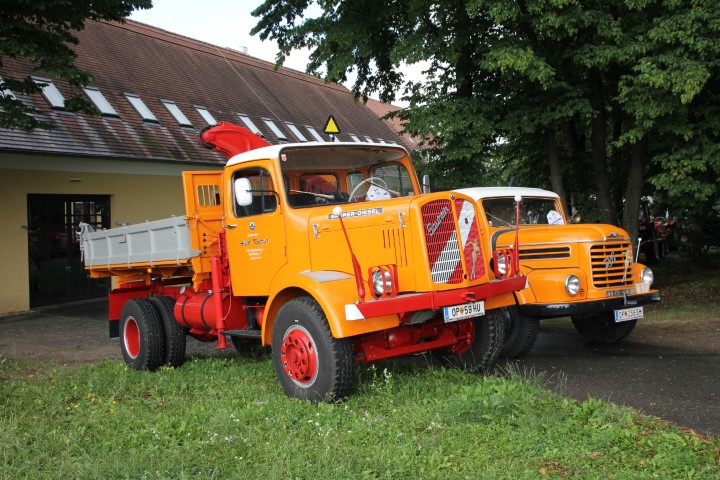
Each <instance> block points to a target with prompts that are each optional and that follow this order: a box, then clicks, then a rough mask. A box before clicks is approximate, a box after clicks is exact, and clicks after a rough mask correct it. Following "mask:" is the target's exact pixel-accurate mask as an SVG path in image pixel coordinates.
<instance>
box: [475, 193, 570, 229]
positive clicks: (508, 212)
mask: <svg viewBox="0 0 720 480" xmlns="http://www.w3.org/2000/svg"><path fill="white" fill-rule="evenodd" d="M482 205H483V209H484V210H485V216H486V217H487V220H488V223H489V224H490V225H491V226H493V227H503V226H511V225H515V200H514V199H513V198H512V197H500V198H485V199H483V201H482ZM561 211H562V210H561V209H560V207H559V206H558V202H557V199H555V198H523V199H522V201H521V202H520V225H563V224H564V223H565V220H564V218H563V216H562V214H561V213H560V212H561Z"/></svg>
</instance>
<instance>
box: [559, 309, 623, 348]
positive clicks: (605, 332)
mask: <svg viewBox="0 0 720 480" xmlns="http://www.w3.org/2000/svg"><path fill="white" fill-rule="evenodd" d="M571 318H572V323H573V325H574V326H575V330H577V331H578V333H580V334H581V335H582V336H584V337H586V338H589V339H590V340H593V341H595V342H599V343H615V342H619V341H620V340H622V339H623V338H625V337H627V336H628V335H630V332H632V331H633V329H634V328H635V324H636V323H637V320H628V321H626V322H615V315H614V313H613V312H612V311H609V312H600V313H591V314H586V315H573V316H572V317H571Z"/></svg>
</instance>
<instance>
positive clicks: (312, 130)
mask: <svg viewBox="0 0 720 480" xmlns="http://www.w3.org/2000/svg"><path fill="white" fill-rule="evenodd" d="M305 128H307V131H308V132H310V135H312V136H313V138H314V139H315V140H317V141H318V142H324V141H325V140H324V139H323V138H322V137H321V136H320V134H319V133H318V132H317V130H315V129H314V128H313V127H311V126H310V125H305Z"/></svg>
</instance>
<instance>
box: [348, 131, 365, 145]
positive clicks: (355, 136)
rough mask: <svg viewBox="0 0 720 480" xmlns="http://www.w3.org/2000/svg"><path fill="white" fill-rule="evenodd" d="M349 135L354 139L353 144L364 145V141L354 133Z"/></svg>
mask: <svg viewBox="0 0 720 480" xmlns="http://www.w3.org/2000/svg"><path fill="white" fill-rule="evenodd" d="M348 135H350V138H352V139H353V142H356V143H362V140H360V139H359V138H358V136H357V135H355V134H354V133H348Z"/></svg>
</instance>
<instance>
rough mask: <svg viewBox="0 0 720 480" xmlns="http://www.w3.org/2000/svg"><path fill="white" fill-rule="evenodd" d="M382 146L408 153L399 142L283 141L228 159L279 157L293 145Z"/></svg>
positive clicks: (234, 162)
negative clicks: (281, 152) (282, 151)
mask: <svg viewBox="0 0 720 480" xmlns="http://www.w3.org/2000/svg"><path fill="white" fill-rule="evenodd" d="M342 146H347V147H382V148H396V149H399V150H402V151H404V152H406V153H407V151H406V150H405V148H404V147H403V146H401V145H398V144H397V143H375V142H373V143H370V142H304V143H281V144H279V145H270V146H267V147H262V148H256V149H254V150H248V151H247V152H243V153H238V154H237V155H235V156H233V157H231V158H230V159H228V161H227V166H230V165H235V164H238V163H243V162H248V161H251V160H258V159H262V158H278V156H279V155H280V151H281V150H283V149H285V148H293V147H302V148H307V147H342Z"/></svg>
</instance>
